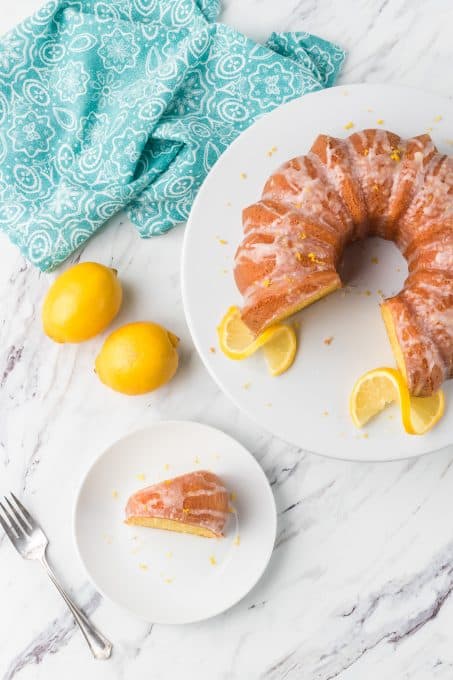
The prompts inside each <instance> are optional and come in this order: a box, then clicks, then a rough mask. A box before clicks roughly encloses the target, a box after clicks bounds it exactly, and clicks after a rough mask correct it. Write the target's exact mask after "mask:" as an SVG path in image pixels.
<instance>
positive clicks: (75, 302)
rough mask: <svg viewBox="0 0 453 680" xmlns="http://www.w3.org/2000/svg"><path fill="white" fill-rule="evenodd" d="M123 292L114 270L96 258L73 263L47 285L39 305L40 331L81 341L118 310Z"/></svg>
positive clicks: (60, 338) (55, 337)
mask: <svg viewBox="0 0 453 680" xmlns="http://www.w3.org/2000/svg"><path fill="white" fill-rule="evenodd" d="M122 297H123V293H122V289H121V284H120V282H119V281H118V278H117V275H116V270H115V269H110V268H109V267H105V266H104V265H103V264H98V263H97V262H81V263H80V264H76V265H74V267H71V268H70V269H68V270H67V271H65V272H63V274H60V276H59V277H58V278H57V279H56V280H55V281H54V282H53V284H52V285H51V287H50V289H49V291H48V293H47V295H46V298H45V300H44V305H43V309H42V322H43V326H44V332H45V333H46V335H48V336H49V338H52V340H55V342H83V341H84V340H88V339H89V338H92V337H94V336H95V335H97V334H98V333H100V332H101V331H103V330H104V329H105V328H106V327H107V326H108V325H109V323H110V322H111V321H112V320H113V319H114V318H115V316H116V315H117V314H118V312H119V309H120V307H121V301H122Z"/></svg>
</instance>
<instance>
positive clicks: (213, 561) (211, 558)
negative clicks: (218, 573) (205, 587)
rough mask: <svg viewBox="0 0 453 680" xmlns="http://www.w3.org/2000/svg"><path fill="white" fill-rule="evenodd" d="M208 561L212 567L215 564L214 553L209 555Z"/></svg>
mask: <svg viewBox="0 0 453 680" xmlns="http://www.w3.org/2000/svg"><path fill="white" fill-rule="evenodd" d="M209 561H210V563H211V564H212V566H213V567H215V566H216V564H217V560H216V558H215V557H214V555H211V556H210V557H209Z"/></svg>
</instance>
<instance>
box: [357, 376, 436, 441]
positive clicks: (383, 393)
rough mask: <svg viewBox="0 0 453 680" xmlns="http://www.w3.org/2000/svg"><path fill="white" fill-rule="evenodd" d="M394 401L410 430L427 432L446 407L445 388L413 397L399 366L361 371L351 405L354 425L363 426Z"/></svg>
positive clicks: (409, 432) (414, 432)
mask: <svg viewBox="0 0 453 680" xmlns="http://www.w3.org/2000/svg"><path fill="white" fill-rule="evenodd" d="M394 401H398V402H399V406H400V410H401V420H402V423H403V427H404V429H405V430H406V432H407V433H408V434H418V435H421V434H425V433H426V432H428V431H429V430H431V429H432V428H433V427H434V425H435V424H436V423H437V422H439V420H440V419H441V417H442V416H443V414H444V411H445V397H444V393H443V392H442V390H439V391H438V392H436V393H435V394H433V395H432V396H430V397H411V395H410V394H409V390H408V387H407V385H406V381H405V380H404V378H403V376H402V374H401V373H400V372H399V371H398V370H396V369H395V368H375V369H373V370H372V371H368V372H367V373H365V374H364V375H362V376H361V377H360V378H359V379H358V380H357V382H356V384H355V385H354V388H353V390H352V393H351V398H350V405H349V406H350V413H351V418H352V420H353V422H354V425H355V426H356V427H363V426H364V425H365V424H366V423H367V422H368V421H369V420H371V418H373V417H374V416H375V415H377V414H378V413H380V412H381V411H383V410H384V408H385V407H386V406H387V405H388V404H391V403H392V402H394Z"/></svg>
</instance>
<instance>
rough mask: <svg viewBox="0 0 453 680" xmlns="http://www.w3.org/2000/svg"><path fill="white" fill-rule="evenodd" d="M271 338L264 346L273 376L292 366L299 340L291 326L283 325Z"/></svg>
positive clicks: (265, 355)
mask: <svg viewBox="0 0 453 680" xmlns="http://www.w3.org/2000/svg"><path fill="white" fill-rule="evenodd" d="M277 328H278V330H277V331H276V332H275V333H274V335H273V336H272V338H271V340H269V341H268V342H267V343H266V344H265V345H264V346H263V352H264V357H265V359H266V363H267V367H268V369H269V373H270V374H271V375H273V376H277V375H281V374H282V373H284V372H285V371H287V370H288V368H289V367H290V366H292V364H293V361H294V358H295V356H296V350H297V340H296V334H295V332H294V329H293V328H291V326H286V325H283V324H282V325H281V326H280V327H277Z"/></svg>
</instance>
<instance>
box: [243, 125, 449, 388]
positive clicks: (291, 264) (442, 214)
mask: <svg viewBox="0 0 453 680" xmlns="http://www.w3.org/2000/svg"><path fill="white" fill-rule="evenodd" d="M243 222H244V240H243V242H242V244H241V246H240V247H239V248H238V251H237V254H236V260H235V278H236V282H237V285H238V288H239V290H240V291H241V293H242V295H243V298H244V306H243V310H242V314H243V318H244V320H245V322H246V323H248V325H249V326H250V327H251V328H252V330H254V331H255V332H257V333H258V332H260V331H261V330H263V329H264V328H265V327H267V326H268V325H270V323H272V322H273V321H275V319H281V318H282V317H284V316H285V310H286V311H287V314H286V315H288V314H290V313H292V312H293V311H295V309H297V308H302V307H303V306H305V304H310V303H311V302H312V301H314V300H316V299H318V298H319V297H322V296H323V295H325V294H327V293H329V292H331V291H332V290H334V289H335V288H337V287H338V286H339V285H340V284H339V277H338V274H337V271H336V269H337V265H338V261H339V259H340V257H341V254H342V251H343V248H344V246H345V245H346V244H347V243H348V242H351V241H353V240H355V239H357V238H363V237H365V236H368V235H378V236H382V237H383V238H386V239H390V240H393V241H395V243H396V244H397V245H398V247H399V248H400V250H401V251H402V253H403V255H404V256H405V257H406V259H407V261H408V266H409V277H408V279H407V280H406V282H405V285H404V288H403V290H402V291H401V293H400V294H398V295H397V296H395V297H394V298H391V299H390V300H386V301H384V302H383V303H382V306H383V307H384V308H386V309H387V310H388V311H389V312H390V316H391V318H392V322H393V325H394V329H395V334H396V338H397V340H398V343H399V346H400V349H401V353H402V356H403V358H404V364H405V369H406V374H407V380H408V385H409V389H410V391H411V393H412V394H414V395H426V394H431V393H432V392H433V391H434V390H436V389H438V387H439V386H440V385H441V384H442V382H443V381H444V380H446V379H448V378H451V377H453V322H452V309H453V159H452V157H449V156H445V155H442V154H440V153H438V152H437V149H436V148H435V147H434V144H433V142H432V140H431V139H430V137H429V136H428V135H421V136H420V137H415V138H411V139H408V140H403V139H401V138H400V137H398V136H397V135H395V134H393V133H390V132H387V131H385V130H381V129H378V130H363V131H361V132H357V133H354V134H353V135H351V136H350V137H348V138H347V139H346V140H339V139H335V138H332V137H326V136H323V135H321V136H320V137H318V139H317V140H316V141H315V143H314V144H313V147H312V149H311V151H310V152H309V153H308V154H307V155H306V156H300V157H298V158H295V159H292V160H291V161H288V162H287V163H285V164H284V165H283V166H281V167H280V168H279V169H278V170H277V171H276V172H275V173H274V175H272V177H270V179H269V180H268V182H267V183H266V185H265V187H264V191H263V196H262V200H261V201H260V202H259V203H257V204H255V205H253V206H250V207H249V208H247V209H246V210H245V211H244V216H243Z"/></svg>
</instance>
